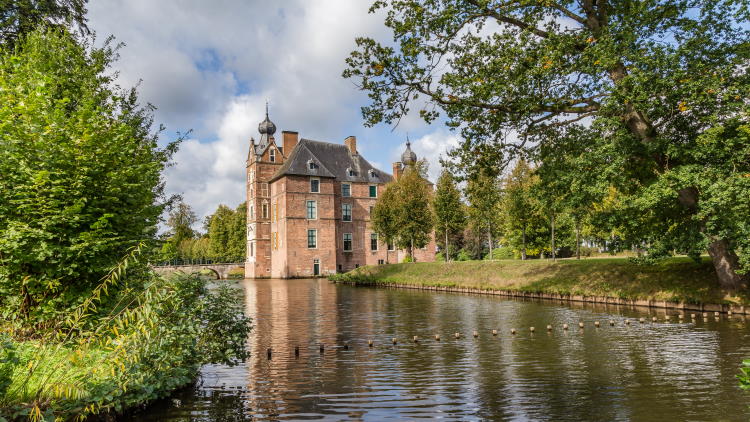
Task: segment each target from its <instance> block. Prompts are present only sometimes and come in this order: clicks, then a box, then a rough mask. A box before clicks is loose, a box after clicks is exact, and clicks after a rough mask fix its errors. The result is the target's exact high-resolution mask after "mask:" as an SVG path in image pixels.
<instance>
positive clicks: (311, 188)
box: [310, 177, 320, 193]
mask: <svg viewBox="0 0 750 422" xmlns="http://www.w3.org/2000/svg"><path fill="white" fill-rule="evenodd" d="M314 180H317V181H318V190H313V181H314ZM310 193H320V178H319V177H311V178H310Z"/></svg>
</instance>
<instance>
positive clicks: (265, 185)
mask: <svg viewBox="0 0 750 422" xmlns="http://www.w3.org/2000/svg"><path fill="white" fill-rule="evenodd" d="M260 196H268V183H265V182H264V183H261V184H260Z"/></svg>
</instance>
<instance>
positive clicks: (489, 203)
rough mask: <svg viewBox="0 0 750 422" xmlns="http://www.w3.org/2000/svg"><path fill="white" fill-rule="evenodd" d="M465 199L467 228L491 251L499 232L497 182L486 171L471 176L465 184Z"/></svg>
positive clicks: (498, 186)
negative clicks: (482, 238) (483, 241)
mask: <svg viewBox="0 0 750 422" xmlns="http://www.w3.org/2000/svg"><path fill="white" fill-rule="evenodd" d="M466 199H467V201H468V202H469V207H468V217H469V226H470V228H471V230H472V231H473V232H474V233H476V235H477V236H478V237H480V238H481V237H484V239H485V240H486V241H487V246H488V248H489V249H490V250H491V249H492V248H493V246H494V243H495V239H496V237H497V236H498V235H499V234H500V230H501V220H500V215H501V214H500V184H499V180H498V179H497V177H495V176H494V175H493V174H492V173H491V172H487V171H479V172H477V173H476V174H473V175H472V176H471V177H470V178H469V180H468V182H467V183H466Z"/></svg>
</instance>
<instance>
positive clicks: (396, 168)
mask: <svg viewBox="0 0 750 422" xmlns="http://www.w3.org/2000/svg"><path fill="white" fill-rule="evenodd" d="M399 177H401V162H400V161H396V162H395V163H393V179H394V180H398V178H399Z"/></svg>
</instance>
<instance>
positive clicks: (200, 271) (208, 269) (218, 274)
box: [193, 267, 221, 280]
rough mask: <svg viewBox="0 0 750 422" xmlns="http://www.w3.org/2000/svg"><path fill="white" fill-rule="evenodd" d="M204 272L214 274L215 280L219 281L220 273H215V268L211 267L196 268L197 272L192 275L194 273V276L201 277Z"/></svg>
mask: <svg viewBox="0 0 750 422" xmlns="http://www.w3.org/2000/svg"><path fill="white" fill-rule="evenodd" d="M206 271H210V272H212V273H213V274H214V275H215V276H216V279H217V280H221V274H220V273H219V272H218V271H216V269H215V268H211V267H202V268H198V270H197V271H194V272H193V273H194V274H201V275H203V274H204V273H205V272H206Z"/></svg>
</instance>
